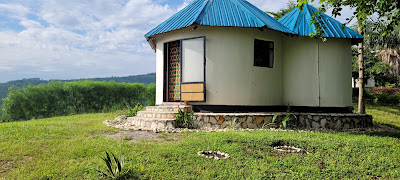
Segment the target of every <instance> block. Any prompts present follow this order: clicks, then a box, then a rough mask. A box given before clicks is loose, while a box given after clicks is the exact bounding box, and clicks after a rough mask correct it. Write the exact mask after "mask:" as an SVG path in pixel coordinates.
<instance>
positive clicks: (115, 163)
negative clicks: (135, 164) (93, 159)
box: [97, 151, 126, 179]
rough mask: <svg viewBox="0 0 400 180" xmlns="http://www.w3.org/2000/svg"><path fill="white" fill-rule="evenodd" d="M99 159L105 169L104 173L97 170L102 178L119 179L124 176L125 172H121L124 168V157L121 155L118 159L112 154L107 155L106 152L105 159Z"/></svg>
mask: <svg viewBox="0 0 400 180" xmlns="http://www.w3.org/2000/svg"><path fill="white" fill-rule="evenodd" d="M110 154H111V156H110ZM100 158H101V159H102V160H103V161H104V163H105V164H106V167H107V168H106V170H105V171H101V170H97V171H98V172H99V173H100V175H101V176H102V177H104V178H107V179H121V178H122V177H123V176H124V175H125V173H126V172H123V171H122V168H123V167H124V157H123V156H122V155H121V157H120V158H119V159H118V158H117V157H115V155H114V154H113V153H108V152H107V151H106V157H100Z"/></svg>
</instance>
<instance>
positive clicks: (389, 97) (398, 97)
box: [373, 93, 400, 106]
mask: <svg viewBox="0 0 400 180" xmlns="http://www.w3.org/2000/svg"><path fill="white" fill-rule="evenodd" d="M373 101H374V103H375V104H379V105H390V106H400V93H396V94H386V93H377V94H375V95H374V99H373Z"/></svg>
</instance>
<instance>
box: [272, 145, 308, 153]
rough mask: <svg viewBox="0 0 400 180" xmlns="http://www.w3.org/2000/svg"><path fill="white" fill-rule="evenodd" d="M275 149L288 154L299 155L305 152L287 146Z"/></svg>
mask: <svg viewBox="0 0 400 180" xmlns="http://www.w3.org/2000/svg"><path fill="white" fill-rule="evenodd" d="M274 149H275V150H277V151H281V152H288V153H298V152H301V151H304V150H303V149H300V148H297V147H294V146H286V145H284V146H275V147H274Z"/></svg>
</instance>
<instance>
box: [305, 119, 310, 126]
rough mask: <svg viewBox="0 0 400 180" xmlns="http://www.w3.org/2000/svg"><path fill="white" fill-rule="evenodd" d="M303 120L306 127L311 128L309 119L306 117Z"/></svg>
mask: <svg viewBox="0 0 400 180" xmlns="http://www.w3.org/2000/svg"><path fill="white" fill-rule="evenodd" d="M305 121H306V128H311V125H310V120H308V119H306V120H305Z"/></svg>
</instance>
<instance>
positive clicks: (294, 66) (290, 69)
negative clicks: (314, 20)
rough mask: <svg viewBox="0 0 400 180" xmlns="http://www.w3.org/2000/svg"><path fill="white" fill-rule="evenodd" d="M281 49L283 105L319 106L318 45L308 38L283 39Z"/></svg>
mask: <svg viewBox="0 0 400 180" xmlns="http://www.w3.org/2000/svg"><path fill="white" fill-rule="evenodd" d="M283 49H284V50H285V53H284V54H283V59H284V60H283V67H284V68H283V79H284V82H283V94H284V99H283V101H284V103H285V105H287V104H288V103H289V105H291V106H319V102H318V97H319V85H318V64H317V63H318V59H317V58H318V51H317V49H318V44H317V43H316V40H313V39H311V38H309V37H291V38H285V40H284V46H283Z"/></svg>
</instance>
